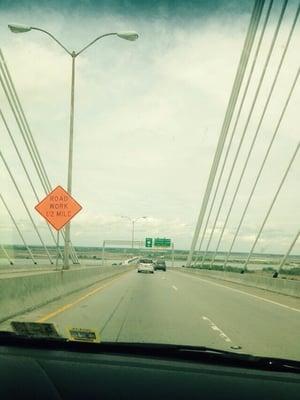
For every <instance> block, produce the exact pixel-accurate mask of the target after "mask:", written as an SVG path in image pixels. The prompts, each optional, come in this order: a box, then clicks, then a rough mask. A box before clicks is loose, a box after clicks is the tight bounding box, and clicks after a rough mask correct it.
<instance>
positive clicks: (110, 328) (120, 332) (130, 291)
mask: <svg viewBox="0 0 300 400" xmlns="http://www.w3.org/2000/svg"><path fill="white" fill-rule="evenodd" d="M270 296H272V297H270ZM15 319H16V320H25V321H40V322H54V323H55V324H56V325H57V327H58V328H59V330H60V332H61V333H62V334H64V335H66V334H67V329H68V328H71V327H81V328H93V329H95V330H96V331H98V332H100V337H101V340H102V341H121V342H154V343H173V344H184V345H196V346H209V347H215V348H218V349H225V350H230V351H235V352H242V353H248V354H255V355H265V356H272V357H284V358H291V359H298V360H300V341H299V332H300V300H299V299H295V298H293V299H290V298H289V297H288V296H284V295H276V294H274V293H273V294H272V295H270V294H268V293H267V292H265V291H262V290H260V291H259V292H258V291H257V290H255V289H251V288H245V287H242V286H241V285H240V286H237V285H232V284H228V283H226V282H224V283H222V281H217V280H215V281H214V280H213V279H205V278H199V277H197V276H192V275H189V274H185V273H183V272H180V271H178V270H167V272H163V271H156V272H155V273H154V274H138V273H137V272H136V271H135V270H134V271H130V272H128V273H126V274H123V275H122V276H120V277H117V278H112V279H110V280H108V281H105V282H100V283H98V284H96V285H94V286H92V287H90V288H88V289H85V290H82V291H80V292H77V293H75V294H72V295H69V296H66V297H64V298H62V299H60V300H57V301H55V302H52V303H50V304H48V305H47V306H44V307H41V308H39V309H37V310H35V311H32V312H30V313H26V314H24V315H22V316H20V317H18V318H15ZM7 327H8V322H7V323H5V324H2V325H0V329H6V328H7Z"/></svg>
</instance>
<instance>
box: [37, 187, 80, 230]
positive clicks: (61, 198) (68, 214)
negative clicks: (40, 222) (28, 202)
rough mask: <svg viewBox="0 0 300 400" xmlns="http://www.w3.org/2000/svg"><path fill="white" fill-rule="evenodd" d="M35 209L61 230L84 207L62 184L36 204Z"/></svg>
mask: <svg viewBox="0 0 300 400" xmlns="http://www.w3.org/2000/svg"><path fill="white" fill-rule="evenodd" d="M35 209H36V210H37V212H39V213H40V214H41V215H42V216H43V217H44V218H45V219H46V220H47V221H48V222H49V224H51V225H52V226H53V228H55V229H56V230H57V231H59V230H60V229H61V228H63V227H64V226H65V225H66V224H67V223H68V222H69V221H70V220H71V219H72V218H73V217H74V216H75V215H76V214H77V213H78V212H79V211H80V210H81V209H82V207H81V205H80V204H78V203H77V201H76V200H75V199H73V197H72V196H70V195H69V193H68V192H66V191H65V189H63V188H62V187H61V186H57V187H56V188H55V189H54V190H53V191H52V192H51V193H49V194H48V195H47V196H46V197H45V198H44V200H42V201H41V202H40V203H39V204H38V205H37V206H35Z"/></svg>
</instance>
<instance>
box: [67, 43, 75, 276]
mask: <svg viewBox="0 0 300 400" xmlns="http://www.w3.org/2000/svg"><path fill="white" fill-rule="evenodd" d="M71 56H72V76H71V106H70V135H69V161H68V186H67V191H68V193H69V194H70V195H71V193H72V171H73V135H74V99H75V59H76V53H75V51H73V52H72V54H71ZM70 231H71V222H68V223H67V225H66V227H65V247H64V269H68V268H69V266H70V257H69V256H70V239H71V238H70Z"/></svg>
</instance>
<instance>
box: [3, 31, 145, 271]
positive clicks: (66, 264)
mask: <svg viewBox="0 0 300 400" xmlns="http://www.w3.org/2000/svg"><path fill="white" fill-rule="evenodd" d="M8 27H9V29H10V30H11V31H12V32H14V33H25V32H29V31H31V30H35V31H40V32H43V33H45V34H46V35H48V36H50V37H51V38H52V39H53V40H54V41H55V42H56V43H57V44H58V45H59V46H60V47H62V48H63V49H64V50H65V51H66V52H67V53H68V54H69V55H70V56H71V57H72V77H71V108H70V135H69V161H68V187H67V191H68V193H69V194H70V195H71V192H72V165H73V130H74V88H75V59H76V57H77V56H79V54H81V53H83V52H84V51H85V50H86V49H87V48H88V47H90V46H92V45H93V44H94V43H95V42H97V41H98V40H99V39H102V38H104V37H106V36H113V35H114V36H118V37H119V38H121V39H126V40H130V41H134V40H136V39H138V37H139V35H138V34H137V33H136V32H134V31H127V32H111V33H105V34H104V35H101V36H98V37H96V39H94V40H92V41H91V42H90V43H88V44H87V45H86V46H84V47H83V48H82V49H81V50H80V51H77V52H75V51H70V50H68V49H67V48H66V47H65V46H64V45H63V44H62V43H61V42H60V41H59V40H57V39H56V37H54V36H53V35H52V34H51V33H50V32H48V31H46V30H44V29H41V28H36V27H33V26H27V25H20V24H9V25H8ZM69 254H70V222H69V223H68V224H67V225H66V228H65V249H64V268H65V269H68V268H69Z"/></svg>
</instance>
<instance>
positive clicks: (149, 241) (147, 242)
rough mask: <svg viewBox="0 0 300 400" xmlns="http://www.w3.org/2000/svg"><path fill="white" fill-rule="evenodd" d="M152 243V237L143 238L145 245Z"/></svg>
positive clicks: (149, 245) (150, 245)
mask: <svg viewBox="0 0 300 400" xmlns="http://www.w3.org/2000/svg"><path fill="white" fill-rule="evenodd" d="M152 244H153V239H152V238H146V239H145V247H152Z"/></svg>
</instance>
